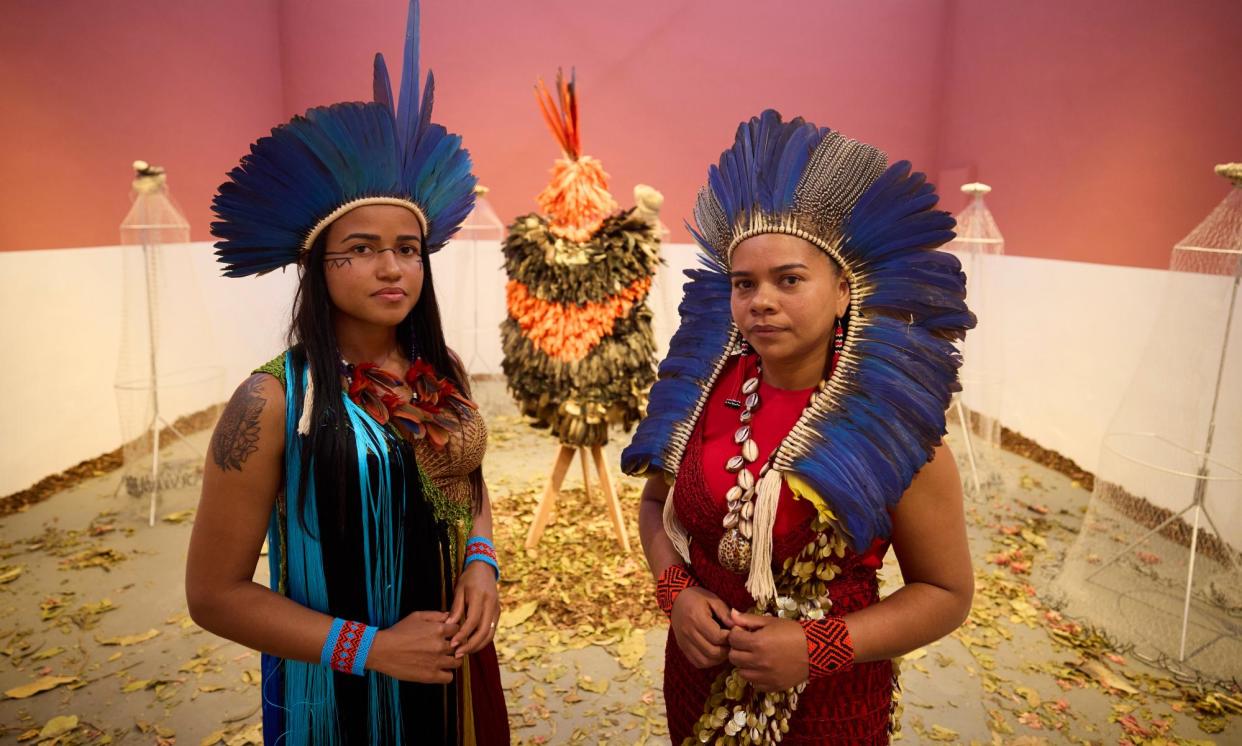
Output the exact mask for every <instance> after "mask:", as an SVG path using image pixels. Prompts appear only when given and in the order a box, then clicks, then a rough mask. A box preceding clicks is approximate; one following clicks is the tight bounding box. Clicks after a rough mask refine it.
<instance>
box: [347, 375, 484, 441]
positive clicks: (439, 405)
mask: <svg viewBox="0 0 1242 746" xmlns="http://www.w3.org/2000/svg"><path fill="white" fill-rule="evenodd" d="M344 373H345V378H346V380H347V382H348V384H349V398H350V399H352V400H353V401H354V403H355V404H357V405H358V406H360V407H362V408H363V410H365V411H366V413H367V414H369V415H371V417H373V418H374V419H375V421H376V422H378V423H379V424H381V425H387V424H388V423H389V422H392V423H393V424H395V425H398V426H400V429H401V430H403V431H404V432H405V433H406V434H407V436H408V437H409V439H410V440H422V439H423V438H427V439H429V440H430V441H431V445H432V446H433V447H435V448H436V449H437V450H440V449H443V448H444V446H445V444H446V443H448V439H449V436H450V435H452V434H453V433H455V432H457V431H458V430H460V429H461V421H460V419H459V418H458V417H457V415H456V414H455V413H454V412H453V411H452V407H455V406H462V407H469V408H470V409H478V406H477V405H476V404H475V403H474V402H472V401H470V400H469V399H467V398H466V397H465V396H463V395H462V394H461V392H460V391H458V390H457V387H456V386H454V385H453V382H452V381H449V380H448V379H445V378H440V377H438V376H437V375H436V370H435V368H434V367H432V365H431V364H430V363H428V362H426V361H424V360H422V359H419V360H415V361H414V362H413V363H411V364H410V368H409V370H407V371H406V373H405V380H402V379H400V378H398V377H397V376H394V375H393V374H391V373H389V372H388V371H386V370H384V369H383V368H381V367H379V366H378V365H376V364H375V363H358V364H357V365H351V364H349V363H344Z"/></svg>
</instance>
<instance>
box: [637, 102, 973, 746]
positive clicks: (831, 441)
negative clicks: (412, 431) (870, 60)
mask: <svg viewBox="0 0 1242 746" xmlns="http://www.w3.org/2000/svg"><path fill="white" fill-rule="evenodd" d="M935 203H936V196H935V193H934V191H933V188H932V187H931V185H929V184H927V183H926V182H925V180H924V178H923V176H922V174H911V173H910V167H909V164H907V163H904V162H903V163H898V164H895V165H893V166H891V167H890V166H887V164H886V159H885V156H884V154H883V153H881V152H880V151H878V150H876V149H875V148H873V147H871V146H869V145H865V144H863V143H859V142H856V141H853V140H849V139H847V138H845V137H842V136H841V135H840V134H839V133H837V132H833V131H830V130H828V129H827V128H819V127H816V126H815V125H813V124H810V123H808V122H805V121H803V120H802V119H800V118H799V119H794V120H792V121H789V122H785V121H782V119H781V117H780V115H779V114H778V113H776V112H775V111H770V110H769V111H765V112H764V113H763V114H761V115H760V116H758V117H755V118H753V119H751V120H750V121H749V122H744V123H742V124H741V125H740V126H739V127H738V131H737V137H736V140H735V143H734V145H733V147H732V148H731V149H729V150H727V151H725V152H724V154H723V155H722V156H721V158H720V162H719V165H718V166H713V167H712V168H711V169H710V170H709V173H708V185H707V186H706V187H705V188H704V189H703V190H701V191H700V193H699V198H698V203H697V206H696V209H695V219H696V223H697V231H696V232H695V238H696V239H697V241H698V243H699V244H700V245H701V246H702V248H703V249H704V252H705V253H704V264H705V268H703V269H698V270H691V271H689V272H687V274H688V275H689V277H690V279H691V282H689V283H688V284H687V285H686V294H685V300H684V301H683V302H682V304H681V314H682V319H681V327H680V329H679V330H678V332H677V334H676V335H675V336H674V337H673V340H672V342H671V344H670V348H669V353H668V357H667V358H666V359H665V360H664V362H663V364H662V365H661V367H660V380H659V381H658V382H657V383H656V385H655V386H654V387H653V390H652V392H651V399H650V404H649V406H648V416H647V419H646V420H644V421H643V422H642V424H641V425H640V426H639V430H638V432H637V433H636V435H635V437H634V440H633V442H632V443H631V445H630V446H629V448H627V449H626V451H625V453H624V454H623V456H622V466H623V468H624V469H625V471H627V472H628V473H630V474H643V475H648V477H649V478H648V481H647V486H646V488H645V490H644V493H643V501H642V504H641V507H640V515H639V523H640V531H641V533H642V539H643V546H644V548H645V550H646V553H647V559H648V562H649V563H650V565H651V568H652V571H653V572H654V574H655V576H656V578H657V599H658V601H659V603H660V606H661V607H662V608H663V610H664V611H665V613H667V614H668V615H669V617H670V634H669V640H668V645H667V650H666V659H665V674H664V676H665V680H664V697H665V701H666V703H667V706H668V718H669V731H670V733H671V734H672V736H673V742H674V743H682V742H683V741H684V742H685V743H687V744H689V743H727V744H746V743H763V744H766V743H776V742H783V743H807V744H810V743H814V744H880V743H887V742H888V740H889V732H890V726H891V725H892V722H893V720H894V719H895V716H896V715H895V709H896V701H895V696H894V692H895V687H896V678H895V668H894V665H893V663H892V660H891V659H893V658H895V657H897V656H900V655H902V654H904V653H907V652H909V651H911V650H914V649H916V648H918V647H920V646H922V645H926V644H927V643H929V642H932V641H933V640H936V639H938V638H940V637H943V636H944V635H946V634H948V633H949V632H950V631H952V630H953V629H954V628H956V627H957V626H958V625H959V624H961V622H962V621H963V620H964V619H965V617H966V615H967V613H968V611H969V609H970V603H971V597H972V594H973V575H972V570H971V564H970V555H969V552H968V549H967V544H966V528H965V520H964V517H963V509H962V493H961V485H960V482H959V480H958V475H957V470H956V466H955V464H954V461H953V456H952V454H951V453H950V452H949V449H948V447H947V446H945V445H944V443H943V442H942V440H941V438H942V436H943V435H944V432H945V426H944V425H945V417H944V412H945V410H946V408H947V407H948V404H949V397H950V396H951V394H952V392H953V391H955V390H957V388H958V384H957V369H958V367H959V364H960V361H959V358H958V356H957V353H956V351H955V349H954V346H953V343H954V341H955V340H958V339H961V337H962V336H963V334H964V333H965V331H966V330H967V329H969V328H971V327H973V326H974V323H975V320H974V316H973V315H972V314H971V313H970V311H969V310H967V308H966V304H965V277H964V275H963V274H962V272H961V267H960V264H959V263H958V261H957V259H955V258H954V257H953V256H952V255H950V254H947V253H945V252H941V251H936V250H935V249H936V247H938V246H940V245H941V244H943V243H944V242H945V241H947V240H949V239H950V238H951V237H952V235H953V233H952V230H951V229H952V227H953V220H952V218H951V217H949V215H948V214H947V213H943V212H938V211H935V210H933V209H932V208H933V206H934V205H935ZM890 545H891V546H892V547H893V550H894V552H895V554H896V556H897V560H898V562H899V563H900V566H901V571H902V576H903V578H904V581H905V584H904V586H903V587H902V588H900V589H899V590H897V591H896V592H894V593H892V594H891V595H889V596H888V597H886V598H884V599H883V600H880V598H879V592H878V583H877V579H876V571H877V570H878V569H879V568H880V566H881V564H882V561H883V559H884V556H885V554H886V553H887V550H888V548H889V546H890Z"/></svg>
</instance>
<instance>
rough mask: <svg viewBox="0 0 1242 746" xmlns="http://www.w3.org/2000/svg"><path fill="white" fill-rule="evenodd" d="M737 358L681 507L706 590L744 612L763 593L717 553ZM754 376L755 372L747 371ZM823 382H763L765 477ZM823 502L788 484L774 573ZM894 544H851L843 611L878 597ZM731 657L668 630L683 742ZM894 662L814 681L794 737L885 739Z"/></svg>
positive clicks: (682, 478) (674, 731)
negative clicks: (708, 658) (700, 653)
mask: <svg viewBox="0 0 1242 746" xmlns="http://www.w3.org/2000/svg"><path fill="white" fill-rule="evenodd" d="M737 368H738V363H737V362H736V359H735V360H733V361H730V362H729V363H728V364H727V365H726V366H725V369H724V370H723V371H722V372H721V374H720V377H719V378H718V379H717V385H716V387H715V388H714V389H713V390H712V393H711V396H710V397H709V398H708V401H707V405H706V407H705V408H704V411H703V414H702V415H701V416H700V417H699V421H698V423H697V424H696V426H695V431H694V435H693V436H692V437H691V438H690V442H689V444H687V446H686V452H685V454H684V455H683V456H682V460H681V467H680V470H679V471H678V473H677V483H676V487H675V489H674V490H673V501H674V502H673V505H674V507H675V508H676V510H677V517H678V519H679V520H680V522H681V524H682V526H683V527H685V529H686V531H687V533H688V534H689V535H690V538H691V541H690V570H691V572H692V573H694V576H695V577H696V578H698V581H699V583H701V584H702V585H703V586H704V587H705V588H706V589H707V590H709V591H711V592H712V593H715V594H716V595H717V596H719V597H720V598H721V599H722V600H723V601H724V602H725V603H727V604H729V605H730V606H731V607H733V608H735V609H738V610H740V611H748V610H750V609H751V607H752V606H753V605H754V599H753V598H752V597H751V595H750V593H749V592H748V591H747V590H746V576H744V575H738V574H735V573H733V572H730V571H728V570H726V569H724V568H723V567H721V566H720V564H719V562H718V561H717V559H716V545H717V543H718V542H719V541H720V537H721V535H722V534H723V532H724V529H723V526H722V521H723V520H724V516H725V510H726V508H725V499H724V493H725V492H726V491H727V490H728V488H729V487H731V486H732V485H733V484H735V483H736V481H735V479H734V477H733V476H732V475H731V474H729V473H728V472H726V471H725V469H724V463H725V461H726V460H727V459H728V458H729V457H730V456H734V455H736V454H737V453H738V446H737V445H736V444H735V443H734V442H733V433H734V431H735V430H736V429H737V427H738V411H739V410H737V409H732V408H729V407H727V406H726V405H725V399H727V398H729V397H736V398H740V397H737V391H738V388H739V385H738V382H739V378H740V377H739V374H738V370H737ZM748 373H749V374H750V375H753V372H752V371H748ZM812 391H814V389H805V390H802V391H787V390H781V389H776V388H773V387H772V386H769V385H767V384H766V383H761V384H760V388H759V399H760V404H759V407H758V408H757V409H756V410H755V414H754V419H753V420H752V421H751V423H750V424H751V432H752V435H751V437H752V438H753V439H754V440H755V442H756V444H757V445H758V446H759V459H758V460H757V461H756V462H754V463H753V464H750V465H749V466H748V467H747V468H749V469H751V471H752V472H754V473H755V476H756V477H757V476H758V472H759V467H760V466H761V465H762V464H763V462H764V461H765V460H766V459H767V457H768V455H769V454H771V452H772V451H773V450H774V449H775V448H776V446H777V445H779V444H780V441H781V440H782V439H783V438H784V437H785V435H786V434H788V433H789V431H790V429H792V427H793V425H794V423H795V422H796V421H797V419H798V417H799V415H801V414H802V410H803V409H805V407H806V405H807V402H808V401H809V400H810V397H811V393H812ZM814 515H815V509H814V507H813V506H812V505H811V504H810V503H808V502H807V501H805V500H798V499H796V498H794V496H793V494H792V493H791V492H790V490H789V488H788V487H787V486H785V485H782V487H781V496H780V503H779V506H778V508H777V513H776V524H775V526H774V527H773V542H772V558H773V571H774V572H779V569H780V566H781V564H782V563H783V562H784V561H785V559H786V558H787V557H790V556H792V555H794V554H797V553H798V551H799V550H801V549H802V547H803V546H805V545H806V544H807V542H809V541H811V539H812V538H813V532H812V531H811V529H810V524H811V520H812V519H813V518H814ZM887 551H888V542H887V541H885V540H877V541H876V542H875V544H873V545H872V546H871V547H870V548H869V549H868V550H867V551H866V552H865V553H863V554H858V553H855V552H853V551H847V552H846V555H845V557H844V558H843V559H842V561H841V574H840V575H838V576H837V578H836V579H835V580H833V581H832V582H830V583H829V584H828V590H829V597H830V598H831V599H832V602H833V606H832V609H833V613H834V614H848V613H849V612H852V611H856V610H858V609H861V608H863V607H865V606H869V605H871V604H873V603H875V602H876V601H878V600H879V590H878V584H877V581H876V570H878V569H879V568H880V565H881V564H882V563H883V559H884V554H885V553H886V552H887ZM728 668H729V664H728V663H724V664H722V665H720V666H717V667H715V668H710V669H698V668H695V667H694V666H693V665H692V664H691V663H690V662H689V661H688V660H687V659H686V657H685V656H684V655H683V654H682V652H681V648H680V647H678V645H677V641H676V639H675V637H674V635H673V632H672V630H670V631H669V636H668V643H667V645H666V647H665V660H664V699H665V702H666V705H667V709H668V721H669V733H670V735H671V736H672V739H673V743H674V744H680V743H681V742H682V741H683V740H684V739H685V738H688V737H690V736H691V735H692V729H693V727H694V723H695V722H696V721H697V720H698V719H699V716H700V715H702V714H703V705H704V703H705V702H706V701H707V697H708V695H709V692H710V690H711V685H712V682H713V681H714V680H715V679H716V677H717V676H718V675H719V674H721V673H722V672H724V671H726V670H728ZM892 691H893V665H892V663H891V661H874V662H871V663H860V664H858V665H856V666H854V668H852V669H851V670H850V671H848V672H846V673H844V674H838V675H836V676H831V677H828V678H824V679H818V680H816V681H812V682H810V684H809V685H808V686H807V688H806V691H805V692H804V693H803V694H802V696H801V697H800V701H799V704H798V709H797V710H796V711H795V712H794V715H793V718H792V719H791V720H790V723H789V726H790V727H789V733H788V734H787V735H786V736H785V738H784V740H783V741H782V743H786V744H851V745H853V744H886V743H888V741H889V738H888V733H889V720H890V715H891V710H892Z"/></svg>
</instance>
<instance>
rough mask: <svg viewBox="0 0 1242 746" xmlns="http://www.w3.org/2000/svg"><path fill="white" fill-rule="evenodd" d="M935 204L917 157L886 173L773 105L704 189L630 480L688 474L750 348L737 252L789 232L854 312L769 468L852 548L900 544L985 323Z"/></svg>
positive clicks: (625, 463)
mask: <svg viewBox="0 0 1242 746" xmlns="http://www.w3.org/2000/svg"><path fill="white" fill-rule="evenodd" d="M936 201H937V198H936V195H935V191H934V188H933V187H932V185H930V184H928V183H927V182H926V180H925V178H924V177H923V175H922V174H918V173H913V174H912V173H911V172H910V164H909V163H906V162H900V163H896V164H894V165H892V166H886V159H885V156H884V154H883V153H882V152H880V151H879V150H877V149H876V148H873V147H871V146H870V145H866V144H863V143H860V142H857V141H854V140H850V139H847V138H845V137H843V136H841V135H840V134H839V133H837V132H833V131H831V130H829V129H827V128H820V127H816V126H815V125H813V124H810V123H808V122H805V121H803V120H802V119H801V118H798V119H794V120H793V121H790V122H783V121H782V120H781V116H780V114H778V113H777V112H775V111H772V110H768V111H765V112H763V113H762V114H761V115H760V116H758V117H755V118H753V119H751V120H750V121H749V122H744V123H742V124H741V125H740V126H739V127H738V130H737V136H736V139H735V142H734V144H733V147H732V148H730V149H729V150H726V151H725V152H724V153H723V154H722V155H721V157H720V162H719V163H718V164H717V165H715V166H712V167H711V168H710V169H709V171H708V184H707V186H705V187H704V188H703V189H702V190H700V192H699V196H698V202H697V204H696V206H695V222H696V224H697V225H696V227H691V229H690V230H691V232H692V233H693V234H694V236H695V239H696V240H697V241H698V243H699V245H700V246H701V247H702V248H703V250H704V253H703V255H702V256H701V259H702V263H703V265H704V266H703V268H701V269H694V270H689V271H687V273H686V274H687V276H688V277H689V278H690V282H688V283H687V284H686V286H685V298H684V300H683V301H682V304H681V308H680V311H681V326H680V328H679V329H678V331H677V333H676V334H675V335H674V336H673V339H672V341H671V343H670V345H669V353H668V356H667V357H666V358H665V360H664V361H663V363H662V364H661V365H660V370H659V381H658V382H657V383H656V384H655V386H654V387H653V388H652V391H651V398H650V402H649V404H648V408H647V411H648V414H647V418H646V419H645V420H644V421H643V422H642V423H641V424H640V425H639V427H638V431H637V433H636V434H635V436H634V440H633V442H631V444H630V446H629V447H628V448H626V450H625V452H624V453H623V454H622V457H621V458H622V467H623V468H624V470H625V471H626V472H627V473H629V474H638V475H641V474H651V473H655V472H660V471H662V472H664V473H665V474H666V475H668V476H669V477H670V478H671V477H674V476H675V475H676V474H677V471H678V468H679V466H680V463H681V458H682V455H683V454H684V452H685V448H686V444H687V443H688V442H689V438H690V436H691V433H692V432H693V431H694V428H695V423H696V422H697V421H698V418H699V415H700V414H701V412H702V409H703V406H704V405H705V403H706V401H707V398H708V395H709V394H710V392H711V389H712V386H713V385H714V384H715V381H716V378H717V376H718V375H719V373H720V371H721V369H722V368H723V367H724V365H725V362H726V359H727V358H728V356H729V355H730V354H734V353H736V352H737V351H738V343H739V340H740V335H739V333H738V330H737V327H736V326H735V325H734V324H733V321H732V316H731V313H730V308H729V292H730V281H729V267H730V259H731V256H732V252H733V249H734V248H735V247H736V246H737V245H738V244H739V243H741V242H742V241H743V240H745V239H747V238H749V237H751V236H755V235H758V234H761V233H786V234H792V235H796V236H799V237H801V238H803V239H805V240H807V241H810V242H811V243H813V244H815V245H816V246H818V247H820V248H821V249H823V250H824V251H825V252H827V253H828V254H829V255H830V256H831V257H832V258H833V259H834V260H835V261H836V262H837V264H839V265H840V266H841V267H842V268H843V270H844V272H845V276H846V279H847V281H848V283H849V286H850V298H851V302H850V307H849V310H848V312H847V314H848V318H847V319H846V320H845V327H846V329H847V337H846V340H845V347H844V349H843V350H842V353H841V357H840V360H839V361H838V363H837V367H836V369H835V370H834V372H833V374H832V376H831V378H830V379H829V380H828V381H827V385H826V386H825V388H824V389H823V390H821V391H819V392H818V393H816V394H815V395H814V396H813V397H812V399H811V403H810V404H809V405H808V407H807V409H806V410H805V411H804V412H803V413H802V416H801V418H800V419H799V420H798V423H797V424H796V425H795V426H794V428H793V430H792V431H791V432H790V434H789V436H787V437H786V438H785V440H784V441H783V442H782V443H781V445H780V446H779V448H778V450H777V453H776V455H775V458H774V460H773V462H772V465H773V470H774V471H777V472H780V473H781V475H782V478H783V479H784V481H785V482H786V483H787V484H788V485H789V486H790V487H791V488H792V489H793V491H794V493H795V494H797V495H798V496H799V497H803V498H806V499H810V500H811V501H812V502H814V503H815V504H816V505H817V507H819V508H820V510H821V513H823V514H824V515H825V516H828V517H830V518H831V520H832V522H833V523H834V524H835V526H836V528H838V529H839V530H840V531H841V532H843V533H844V534H845V535H846V536H847V537H848V538H849V540H850V541H851V543H852V545H853V546H854V547H855V549H857V550H859V551H861V550H863V549H865V548H866V547H868V546H870V544H871V543H872V541H873V540H874V539H876V538H879V537H886V536H888V535H889V533H890V532H891V529H892V526H891V523H890V519H889V513H888V509H889V508H891V507H892V506H893V505H895V504H896V503H897V501H898V500H899V499H900V498H901V495H902V493H903V492H904V491H905V489H906V487H908V486H909V484H910V482H911V481H912V479H913V478H914V474H915V473H916V472H917V471H918V470H919V469H920V468H921V467H922V466H923V465H924V464H925V463H927V461H928V459H929V458H930V456H931V454H932V450H933V449H934V448H935V446H936V444H937V443H939V442H940V439H941V437H942V436H943V435H944V432H945V414H944V413H945V410H946V409H947V408H948V405H949V398H950V397H951V396H952V394H953V392H955V391H957V390H959V388H960V387H959V384H958V380H957V370H958V367H959V366H960V364H961V360H960V358H959V355H958V353H957V351H956V349H955V347H954V344H953V343H954V341H955V340H960V339H961V338H962V337H963V336H964V335H965V332H966V330H967V329H970V328H972V327H973V326H974V325H975V317H974V314H972V313H971V312H970V311H969V310H968V309H967V307H966V302H965V296H966V278H965V275H964V274H963V273H962V270H961V265H960V263H959V262H958V260H957V259H956V258H955V257H954V256H953V255H951V254H948V253H945V252H942V251H937V250H936V247H938V246H940V245H941V244H943V243H945V242H946V241H948V240H950V239H951V238H952V237H953V230H952V229H953V225H954V223H953V218H952V217H950V216H949V214H948V213H945V212H941V211H938V210H935V209H933V208H934V206H935V204H936ZM757 548H758V547H757ZM756 556H759V555H756ZM756 564H757V561H756ZM764 570H767V572H768V573H769V574H768V576H767V577H768V578H769V579H770V577H771V576H770V568H760V572H759V574H763V571H764ZM755 579H756V568H755V567H752V576H751V582H748V587H749V588H751V591H752V595H755V597H756V599H759V598H760V595H761V593H756V586H755V585H754V581H755ZM760 580H762V578H761V579H760ZM766 587H768V586H767V585H766V584H765V583H760V584H759V588H766Z"/></svg>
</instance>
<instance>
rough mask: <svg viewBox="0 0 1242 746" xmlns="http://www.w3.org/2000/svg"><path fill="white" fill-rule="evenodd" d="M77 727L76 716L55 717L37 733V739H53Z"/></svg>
mask: <svg viewBox="0 0 1242 746" xmlns="http://www.w3.org/2000/svg"><path fill="white" fill-rule="evenodd" d="M76 727H78V716H77V715H57V716H56V717H54V718H52V719H51V720H49V721H47V724H46V725H44V726H43V730H41V731H39V738H55V737H57V736H60V735H64V734H65V733H68V732H69V731H71V730H73V729H74V728H76Z"/></svg>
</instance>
